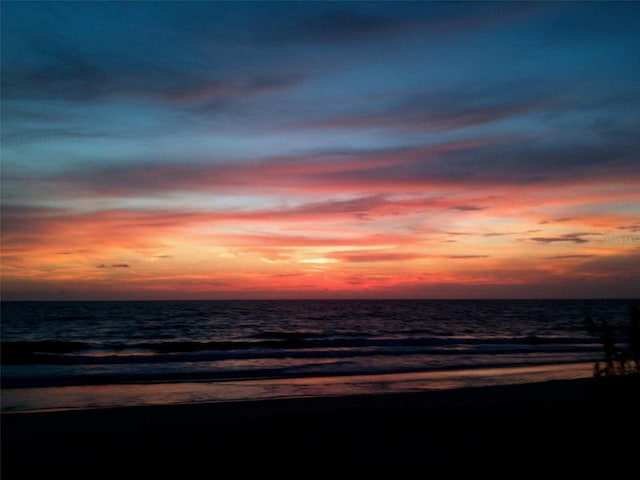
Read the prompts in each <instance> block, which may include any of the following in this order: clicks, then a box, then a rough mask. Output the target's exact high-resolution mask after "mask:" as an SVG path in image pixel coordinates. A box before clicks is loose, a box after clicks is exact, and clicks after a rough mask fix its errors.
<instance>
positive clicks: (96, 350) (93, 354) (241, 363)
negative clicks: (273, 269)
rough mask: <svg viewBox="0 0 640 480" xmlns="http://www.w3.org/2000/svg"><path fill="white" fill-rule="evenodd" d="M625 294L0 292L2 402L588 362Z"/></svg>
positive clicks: (21, 407)
mask: <svg viewBox="0 0 640 480" xmlns="http://www.w3.org/2000/svg"><path fill="white" fill-rule="evenodd" d="M632 304H633V301H632V300H623V299H620V300H617V299H616V300H309V301H302V300H273V301H272V300H256V301H245V300H233V301H120V302H66V301H64V302H63V301H61V302H2V306H1V308H2V310H1V339H2V350H1V353H2V371H1V381H2V384H1V387H2V388H1V393H2V396H1V402H2V404H1V408H2V411H3V412H10V411H16V412H24V411H34V410H58V409H86V408H101V407H118V406H137V405H153V404H156V405H157V404H172V403H201V402H229V401H231V402H236V401H246V400H254V399H275V398H293V397H314V396H315V397H317V396H332V395H356V394H376V393H389V392H409V391H421V390H428V389H448V388H461V387H468V386H485V385H496V384H510V383H527V382H533V381H543V380H549V379H572V378H582V377H588V376H592V375H593V371H594V366H595V363H596V362H601V361H602V360H603V349H602V345H601V343H600V339H599V337H598V336H597V335H596V334H594V333H593V332H590V331H589V330H588V329H587V328H586V327H585V317H586V316H587V315H588V316H590V317H592V318H593V319H594V320H595V321H596V322H598V321H601V320H607V321H608V322H609V323H610V324H611V325H612V326H613V327H614V332H618V333H617V334H616V335H617V336H616V341H617V342H620V344H622V343H623V342H624V341H625V339H624V338H623V336H622V332H624V326H625V325H626V324H627V323H628V320H629V310H630V306H631V305H632Z"/></svg>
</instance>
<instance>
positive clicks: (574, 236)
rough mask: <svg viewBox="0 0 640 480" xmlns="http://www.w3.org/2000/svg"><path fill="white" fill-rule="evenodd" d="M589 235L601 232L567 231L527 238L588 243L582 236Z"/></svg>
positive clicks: (537, 241)
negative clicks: (552, 235)
mask: <svg viewBox="0 0 640 480" xmlns="http://www.w3.org/2000/svg"><path fill="white" fill-rule="evenodd" d="M590 235H602V234H601V233H567V234H565V235H560V236H556V237H531V238H529V240H531V241H533V242H536V243H544V244H549V243H557V242H570V243H588V242H590V240H588V239H586V238H583V237H585V236H590Z"/></svg>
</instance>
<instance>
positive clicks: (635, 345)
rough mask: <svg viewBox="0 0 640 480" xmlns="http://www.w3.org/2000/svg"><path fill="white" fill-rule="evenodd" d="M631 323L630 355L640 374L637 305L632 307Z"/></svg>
mask: <svg viewBox="0 0 640 480" xmlns="http://www.w3.org/2000/svg"><path fill="white" fill-rule="evenodd" d="M629 321H630V325H629V354H630V356H631V360H632V361H633V364H634V367H635V371H636V372H637V373H640V309H638V305H636V304H634V305H632V306H631V312H630V314H629Z"/></svg>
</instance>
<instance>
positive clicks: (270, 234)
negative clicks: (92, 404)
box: [1, 2, 640, 300]
mask: <svg viewBox="0 0 640 480" xmlns="http://www.w3.org/2000/svg"><path fill="white" fill-rule="evenodd" d="M1 9H2V91H1V95H2V112H1V113H2V146H1V148H2V179H1V180H2V232H1V235H2V251H1V262H2V264H1V267H2V271H1V272H2V278H1V280H2V299H3V300H12V299H36V300H46V299H217V298H462V297H465V298H516V297H519V298H523V297H527V298H528V297H637V296H639V295H640V273H639V272H640V269H638V265H640V190H639V189H638V185H640V158H639V157H640V155H639V153H640V137H638V134H637V132H638V131H640V113H639V112H640V100H639V99H640V86H639V85H638V82H637V72H638V71H639V70H640V53H638V52H640V49H639V48H637V47H638V37H637V32H638V27H639V25H640V5H638V4H634V3H625V2H622V3H617V2H616V3H613V2H612V3H572V2H569V3H542V4H537V3H528V2H514V3H512V4H510V3H492V2H478V3H477V4H476V3H473V4H469V3H457V2H442V3H441V2H400V3H393V5H391V4H387V3H385V2H292V3H287V2H274V3H267V2H256V3H253V2H239V3H232V2H193V3H191V2H187V3H185V2H158V3H138V2H86V3H70V2H3V3H2V5H1ZM123 15H127V16H128V18H129V19H130V22H128V23H127V24H126V25H125V24H122V22H116V21H115V19H117V18H121V17H122V16H123ZM104 29H109V32H110V34H109V35H104V32H105V30H104ZM153 39H155V40H156V41H150V40H153Z"/></svg>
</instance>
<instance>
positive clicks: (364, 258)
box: [328, 250, 426, 263]
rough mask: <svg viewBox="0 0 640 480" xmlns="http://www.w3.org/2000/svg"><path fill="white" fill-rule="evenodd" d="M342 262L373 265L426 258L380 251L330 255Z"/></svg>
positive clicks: (412, 254) (410, 253)
mask: <svg viewBox="0 0 640 480" xmlns="http://www.w3.org/2000/svg"><path fill="white" fill-rule="evenodd" d="M328 256H329V257H330V258H335V259H336V260H340V261H341V262H349V263H372V262H402V261H407V260H420V259H423V258H426V256H425V255H424V254H419V253H412V252H403V253H398V252H386V251H378V250H356V251H347V252H345V251H343V252H333V253H331V254H330V255H328Z"/></svg>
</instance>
